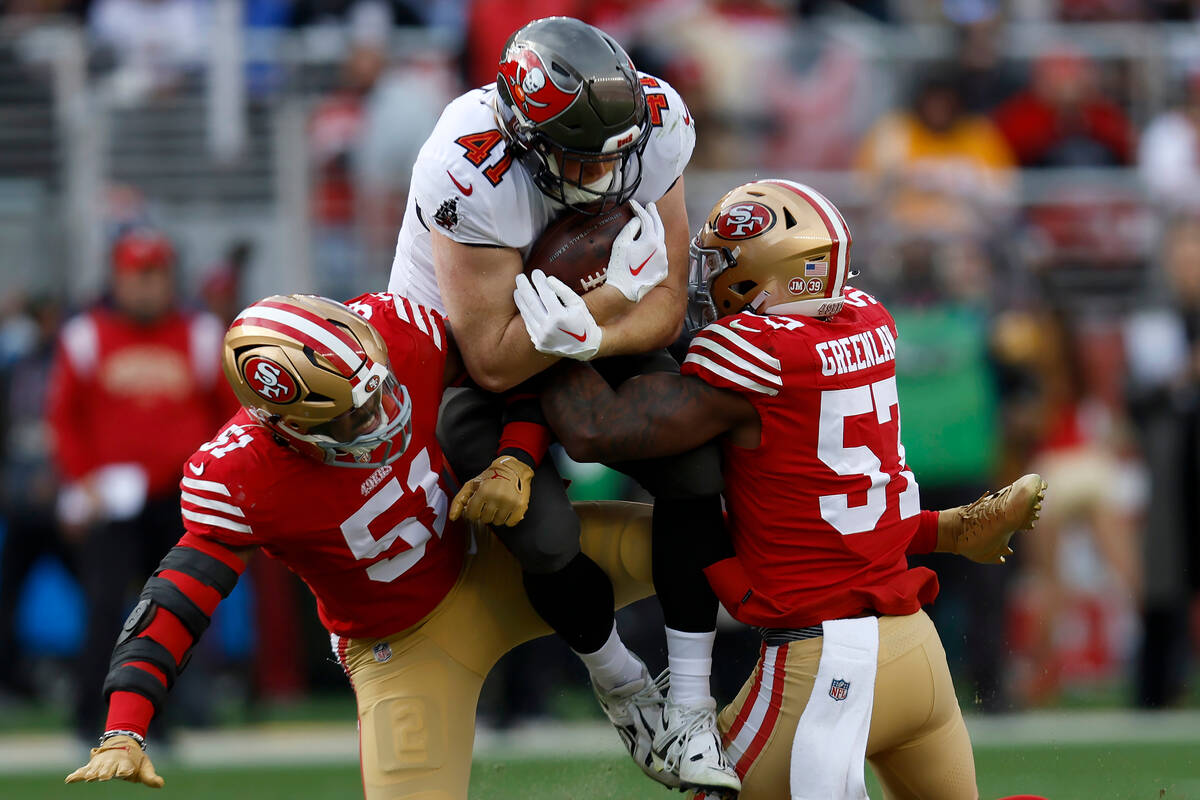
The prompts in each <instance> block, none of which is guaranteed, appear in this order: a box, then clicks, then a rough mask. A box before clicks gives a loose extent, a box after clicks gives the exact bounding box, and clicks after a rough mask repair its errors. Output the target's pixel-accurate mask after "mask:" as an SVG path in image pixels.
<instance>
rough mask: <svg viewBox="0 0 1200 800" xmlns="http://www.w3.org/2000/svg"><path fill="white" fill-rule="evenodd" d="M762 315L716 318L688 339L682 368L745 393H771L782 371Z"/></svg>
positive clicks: (780, 384) (780, 380)
mask: <svg viewBox="0 0 1200 800" xmlns="http://www.w3.org/2000/svg"><path fill="white" fill-rule="evenodd" d="M765 319H766V318H764V317H758V316H756V315H752V314H738V315H736V316H733V317H727V318H725V319H721V320H717V321H716V322H714V323H712V324H711V325H708V326H707V327H705V328H704V329H703V330H701V331H700V332H699V333H698V334H696V337H695V338H694V339H692V343H691V345H690V346H689V347H688V353H687V357H686V358H685V359H684V363H683V368H682V372H683V373H684V374H692V375H696V376H698V377H700V378H702V379H703V380H704V381H706V382H707V383H710V384H712V385H713V386H718V387H721V388H726V389H732V390H734V391H737V392H740V393H745V394H760V395H766V396H769V397H774V396H775V395H777V394H779V390H780V389H781V388H782V387H783V371H782V365H781V363H780V361H779V359H778V358H777V357H776V356H775V354H774V352H773V350H774V348H773V347H772V345H771V335H770V328H769V325H768V323H766V322H765Z"/></svg>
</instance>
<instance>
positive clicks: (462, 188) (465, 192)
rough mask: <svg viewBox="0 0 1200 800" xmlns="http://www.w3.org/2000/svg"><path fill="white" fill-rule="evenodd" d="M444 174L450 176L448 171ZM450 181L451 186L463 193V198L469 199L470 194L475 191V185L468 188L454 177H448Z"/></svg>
mask: <svg viewBox="0 0 1200 800" xmlns="http://www.w3.org/2000/svg"><path fill="white" fill-rule="evenodd" d="M446 174H447V175H450V170H446ZM450 180H451V182H453V184H454V185H455V186H457V187H458V190H459V191H460V192H462V193H463V197H470V196H471V192H473V191H475V184H471V185H470V186H463V185H462V184H461V183H459V182H458V181H457V180H456V179H455V177H454V176H453V175H450Z"/></svg>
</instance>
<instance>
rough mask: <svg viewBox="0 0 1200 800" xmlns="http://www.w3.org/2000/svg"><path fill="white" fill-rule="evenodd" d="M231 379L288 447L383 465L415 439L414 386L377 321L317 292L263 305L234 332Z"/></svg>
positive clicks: (227, 358)
mask: <svg viewBox="0 0 1200 800" xmlns="http://www.w3.org/2000/svg"><path fill="white" fill-rule="evenodd" d="M223 366H224V368H225V377H226V378H228V380H229V383H230V385H231V386H232V387H233V392H234V394H236V395H237V398H238V401H239V402H240V403H241V404H242V405H243V406H244V407H245V408H246V410H248V411H249V412H250V413H251V414H252V415H254V417H255V418H257V419H258V420H260V421H261V422H262V423H263V424H264V425H266V426H267V427H268V428H270V429H271V431H273V432H274V433H275V434H276V435H277V436H279V437H280V438H281V439H282V440H283V441H284V442H285V443H286V444H287V445H289V446H290V447H292V448H293V449H295V450H297V451H299V452H301V453H304V454H305V455H308V456H311V457H313V458H316V459H319V460H321V461H323V462H325V463H327V464H337V465H341V466H352V467H372V468H373V467H379V466H382V465H384V464H390V463H392V462H393V461H395V460H396V459H398V458H400V456H401V455H403V453H404V451H405V449H406V448H407V447H408V442H409V439H410V438H411V434H412V427H411V421H412V403H411V401H410V399H409V396H408V389H407V388H405V387H404V385H402V384H401V383H400V382H399V381H397V380H396V378H395V376H394V375H393V374H392V371H391V368H390V366H389V364H388V353H387V345H386V344H385V343H384V341H383V337H381V336H380V335H379V332H378V331H376V330H375V328H373V327H372V326H371V323H369V322H367V320H365V319H363V318H362V317H360V316H359V315H358V314H355V313H354V312H353V311H351V310H350V309H349V308H347V307H346V306H344V305H342V304H341V303H338V302H335V301H333V300H329V299H327V298H324V297H317V296H316V295H301V294H292V295H274V296H272V297H267V298H265V299H263V300H259V301H258V302H257V303H254V304H253V305H251V306H250V307H248V308H247V309H246V310H244V311H243V312H242V313H241V314H238V316H237V319H235V320H234V321H233V324H232V325H230V326H229V330H228V332H226V334H225V352H224V359H223Z"/></svg>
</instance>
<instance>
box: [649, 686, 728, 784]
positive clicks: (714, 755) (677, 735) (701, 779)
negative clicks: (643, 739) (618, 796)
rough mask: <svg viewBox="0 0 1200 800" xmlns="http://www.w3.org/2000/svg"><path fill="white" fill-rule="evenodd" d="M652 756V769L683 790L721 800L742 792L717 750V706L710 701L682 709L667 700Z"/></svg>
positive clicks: (710, 699) (718, 748) (718, 734)
mask: <svg viewBox="0 0 1200 800" xmlns="http://www.w3.org/2000/svg"><path fill="white" fill-rule="evenodd" d="M653 752H654V762H655V765H656V766H660V767H661V768H662V769H663V770H664V771H666V772H670V773H672V774H673V775H676V776H678V778H679V786H680V787H681V788H683V789H699V790H703V791H706V792H710V793H712V794H714V795H717V796H723V795H726V794H731V793H736V792H738V791H740V790H741V788H742V782H741V780H739V779H738V776H737V772H736V771H735V770H734V768H733V764H731V763H730V762H729V759H728V758H727V757H726V755H725V749H724V748H723V747H721V734H720V733H719V732H718V731H717V704H716V701H715V700H713V699H712V698H709V699H708V701H707V702H705V703H701V704H699V705H686V706H685V705H682V704H679V703H673V702H671V701H669V700H668V701H667V704H666V711H665V713H664V714H663V716H662V724H661V726H660V727H659V729H658V731H657V732H656V733H655V736H654V742H653Z"/></svg>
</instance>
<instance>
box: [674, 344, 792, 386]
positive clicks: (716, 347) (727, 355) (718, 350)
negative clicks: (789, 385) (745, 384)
mask: <svg viewBox="0 0 1200 800" xmlns="http://www.w3.org/2000/svg"><path fill="white" fill-rule="evenodd" d="M692 347H703V348H704V349H706V350H711V351H712V352H713V353H715V354H717V355H718V356H720V357H721V358H723V359H725V360H726V361H728V362H729V363H730V364H732V365H733V366H735V367H737V368H738V369H741V370H744V371H746V372H749V373H750V374H751V375H753V376H754V377H756V378H761V379H762V380H764V381H766V382H767V383H773V384H775V385H776V386H783V378H782V377H780V375H779V373H778V372H768V371H767V370H765V369H762V368H761V367H757V366H755V365H754V364H751V363H750V362H749V361H747V360H746V359H745V358H743V357H742V356H741V355H740V354H738V353H735V352H733V351H732V350H729V349H728V348H726V347H723V346H721V344H719V343H718V342H714V341H712V340H710V339H705V338H702V337H699V336H697V337H696V338H695V339H693V340H692Z"/></svg>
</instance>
